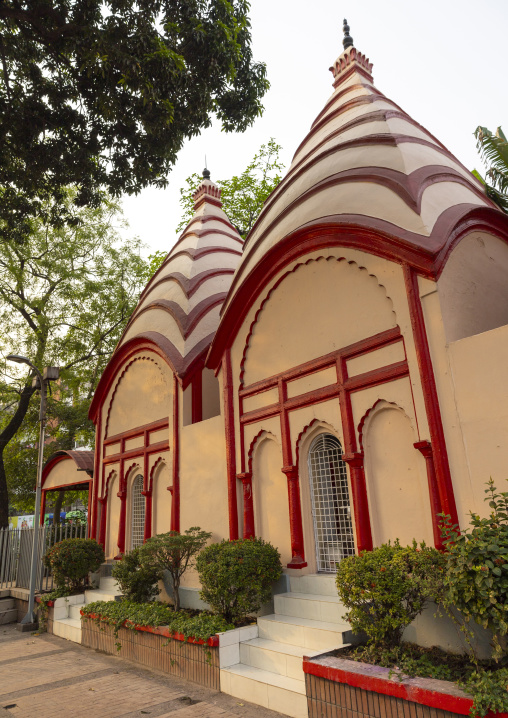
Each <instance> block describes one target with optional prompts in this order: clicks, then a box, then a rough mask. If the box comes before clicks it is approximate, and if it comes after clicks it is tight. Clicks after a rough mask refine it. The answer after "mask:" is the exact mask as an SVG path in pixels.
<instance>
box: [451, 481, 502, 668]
mask: <svg viewBox="0 0 508 718" xmlns="http://www.w3.org/2000/svg"><path fill="white" fill-rule="evenodd" d="M487 486H488V488H487V489H486V490H485V493H486V494H487V496H486V498H485V500H486V501H488V502H489V506H490V508H491V509H492V511H491V513H490V515H489V516H488V517H487V518H484V519H481V518H480V517H479V516H478V515H477V514H473V513H472V514H471V522H470V523H471V528H466V529H464V530H462V531H461V533H459V532H458V526H453V525H452V524H451V521H450V519H449V517H445V520H444V524H443V535H444V543H445V545H446V550H447V552H448V554H447V564H446V574H445V588H446V602H445V605H446V606H447V607H452V606H455V607H456V608H457V609H458V610H459V611H460V612H461V614H462V616H463V617H464V619H465V621H466V622H468V621H471V620H474V621H476V623H478V624H479V625H480V626H483V627H484V628H487V629H489V630H491V631H492V633H493V644H494V654H493V655H494V658H495V660H499V658H500V657H501V656H502V654H503V645H502V643H505V642H506V639H505V638H504V637H505V636H506V635H507V633H508V492H503V493H497V490H496V487H495V486H494V482H493V481H492V479H491V480H490V481H489V482H488V484H487Z"/></svg>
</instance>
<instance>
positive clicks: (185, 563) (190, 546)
mask: <svg viewBox="0 0 508 718" xmlns="http://www.w3.org/2000/svg"><path fill="white" fill-rule="evenodd" d="M211 535H212V534H211V533H208V532H207V531H201V529H200V528H199V526H193V527H192V528H190V529H187V530H186V531H185V532H184V533H183V534H181V533H178V531H169V532H168V533H165V534H157V536H153V537H152V538H150V539H148V541H146V542H145V543H144V544H143V546H140V547H139V552H140V553H139V560H140V563H141V565H142V566H143V568H144V569H146V570H154V571H158V572H160V573H161V574H162V572H163V571H168V572H169V574H170V576H171V581H172V584H173V600H174V604H175V611H179V610H180V591H179V589H180V581H181V578H182V576H183V574H184V573H185V571H187V569H188V568H191V566H193V565H194V562H195V558H196V554H197V553H199V551H201V549H202V548H203V546H204V545H205V543H206V542H207V541H208V539H209V538H210V536H211Z"/></svg>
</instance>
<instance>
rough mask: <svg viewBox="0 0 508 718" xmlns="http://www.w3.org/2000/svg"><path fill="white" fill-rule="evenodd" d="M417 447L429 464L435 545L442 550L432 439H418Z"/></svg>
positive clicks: (439, 509) (427, 464) (439, 508)
mask: <svg viewBox="0 0 508 718" xmlns="http://www.w3.org/2000/svg"><path fill="white" fill-rule="evenodd" d="M414 447H415V449H418V451H419V452H420V453H421V454H422V455H423V457H424V458H425V464H426V466H427V481H428V484H429V498H430V510H431V513H432V532H433V534H434V546H435V547H436V548H437V549H439V550H440V551H441V550H443V548H444V547H443V542H442V540H441V529H440V527H439V516H438V514H440V513H441V512H442V509H441V502H440V501H439V489H438V486H437V480H436V470H435V467H434V454H433V452H432V445H431V443H430V441H417V442H416V444H414Z"/></svg>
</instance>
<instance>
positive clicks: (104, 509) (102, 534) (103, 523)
mask: <svg viewBox="0 0 508 718" xmlns="http://www.w3.org/2000/svg"><path fill="white" fill-rule="evenodd" d="M99 501H100V504H101V530H100V534H99V543H100V545H101V546H102V548H103V549H104V550H106V516H107V513H108V497H107V495H106V496H100V497H99Z"/></svg>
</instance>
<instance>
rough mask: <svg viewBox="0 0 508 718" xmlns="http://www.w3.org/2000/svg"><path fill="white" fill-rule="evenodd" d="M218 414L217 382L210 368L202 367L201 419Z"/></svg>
mask: <svg viewBox="0 0 508 718" xmlns="http://www.w3.org/2000/svg"><path fill="white" fill-rule="evenodd" d="M219 414H220V395H219V382H218V381H217V378H216V376H215V374H214V372H213V371H212V370H211V369H203V419H211V418H212V417H214V416H219Z"/></svg>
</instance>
